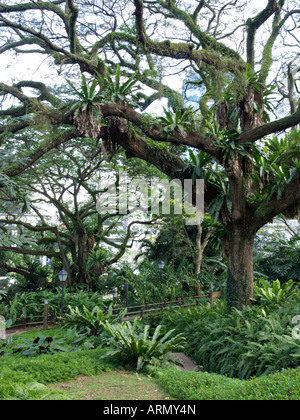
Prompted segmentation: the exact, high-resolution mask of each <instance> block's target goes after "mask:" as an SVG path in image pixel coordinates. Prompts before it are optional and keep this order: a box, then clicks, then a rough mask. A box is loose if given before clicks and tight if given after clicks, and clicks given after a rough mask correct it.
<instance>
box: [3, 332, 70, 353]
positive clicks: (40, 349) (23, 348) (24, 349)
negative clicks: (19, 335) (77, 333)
mask: <svg viewBox="0 0 300 420" xmlns="http://www.w3.org/2000/svg"><path fill="white" fill-rule="evenodd" d="M64 341H65V340H64V339H55V336H54V337H46V336H45V335H44V334H39V336H38V337H36V338H35V339H34V340H32V341H30V340H27V339H26V338H23V343H18V344H16V345H15V346H14V347H13V354H14V355H15V354H21V355H22V356H26V357H36V356H40V355H41V354H53V353H55V352H65V351H67V349H66V348H65V347H63V346H62V344H63V343H64ZM5 354H6V353H5Z"/></svg>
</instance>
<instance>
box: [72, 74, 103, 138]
mask: <svg viewBox="0 0 300 420" xmlns="http://www.w3.org/2000/svg"><path fill="white" fill-rule="evenodd" d="M67 83H68V84H69V85H70V87H71V88H72V90H73V92H74V93H75V94H76V96H77V97H78V100H77V101H76V102H75V103H74V104H73V105H72V106H71V107H70V109H69V110H68V112H70V111H74V119H75V123H76V127H77V129H78V130H79V132H80V133H81V134H82V135H83V136H85V137H88V138H97V137H99V135H100V131H101V118H102V114H101V109H100V101H101V95H100V91H97V92H96V88H97V86H98V83H99V82H98V80H93V82H92V84H91V85H89V84H88V82H87V80H86V77H85V75H84V74H81V89H80V90H78V89H77V88H76V87H75V86H74V85H73V83H72V82H70V80H67Z"/></svg>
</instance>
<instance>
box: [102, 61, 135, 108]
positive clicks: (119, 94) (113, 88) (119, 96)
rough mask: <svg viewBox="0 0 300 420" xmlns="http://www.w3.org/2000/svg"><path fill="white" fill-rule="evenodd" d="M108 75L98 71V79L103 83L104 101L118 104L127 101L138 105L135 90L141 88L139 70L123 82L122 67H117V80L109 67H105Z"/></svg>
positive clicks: (129, 103)
mask: <svg viewBox="0 0 300 420" xmlns="http://www.w3.org/2000/svg"><path fill="white" fill-rule="evenodd" d="M105 72H106V77H103V76H101V75H100V74H99V73H97V78H98V81H99V82H100V84H101V91H100V97H101V99H102V100H103V101H104V102H111V103H116V104H123V103H125V102H126V103H127V104H128V105H136V104H135V102H134V100H133V99H134V92H135V91H136V90H138V89H139V86H138V85H137V79H136V76H137V74H138V71H136V72H135V73H133V74H132V75H131V76H130V77H129V78H128V79H127V80H126V82H124V83H123V84H122V83H121V68H120V66H119V65H117V67H116V73H115V80H113V79H112V77H111V74H110V72H109V70H108V68H105Z"/></svg>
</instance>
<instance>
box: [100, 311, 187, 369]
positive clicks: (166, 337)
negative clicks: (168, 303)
mask: <svg viewBox="0 0 300 420" xmlns="http://www.w3.org/2000/svg"><path fill="white" fill-rule="evenodd" d="M105 329H106V331H107V333H108V335H109V337H111V340H110V347H111V348H112V350H111V351H109V352H108V353H107V355H117V356H119V357H120V358H121V359H123V361H125V363H128V364H130V365H132V366H135V367H136V369H137V370H142V369H143V368H144V367H145V365H147V364H156V365H157V364H158V363H162V362H166V361H168V362H172V361H173V362H174V358H172V357H171V356H170V352H172V351H173V350H179V349H181V348H182V343H183V341H184V339H183V337H182V334H177V335H176V336H173V337H171V336H172V333H173V332H174V331H173V330H170V331H168V332H167V333H162V327H161V326H160V325H158V326H157V327H156V329H155V330H154V331H153V332H152V331H151V330H150V326H149V325H143V324H141V323H140V322H139V321H138V320H137V319H135V320H134V321H133V323H131V322H129V321H127V322H124V323H122V324H118V325H111V324H109V323H107V324H106V325H105Z"/></svg>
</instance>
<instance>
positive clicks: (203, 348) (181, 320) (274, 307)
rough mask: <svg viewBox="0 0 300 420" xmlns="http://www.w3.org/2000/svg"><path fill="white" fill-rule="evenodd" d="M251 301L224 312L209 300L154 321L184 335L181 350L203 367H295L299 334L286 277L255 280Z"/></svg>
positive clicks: (257, 372)
mask: <svg viewBox="0 0 300 420" xmlns="http://www.w3.org/2000/svg"><path fill="white" fill-rule="evenodd" d="M257 288H258V289H259V290H257V294H256V296H257V301H256V303H255V302H254V303H253V305H252V306H246V307H245V308H244V309H243V310H237V309H234V310H233V311H232V312H231V313H229V314H228V313H227V312H226V307H225V304H224V302H223V301H219V302H217V303H215V304H213V305H211V304H207V305H201V306H199V307H194V308H187V309H185V308H182V309H177V310H166V311H164V312H163V313H162V314H161V316H160V317H159V319H157V318H156V319H154V322H159V323H162V324H163V325H164V327H165V328H167V329H173V328H174V329H175V333H178V332H179V331H180V332H181V333H182V334H183V335H184V336H185V338H186V344H185V346H184V351H185V352H186V354H188V355H189V356H191V357H192V358H193V359H194V360H195V361H196V362H197V364H198V365H200V366H202V368H203V369H204V370H206V371H208V372H214V373H218V374H222V375H226V376H229V377H232V378H239V379H249V378H251V377H252V376H261V375H266V374H270V373H275V372H278V371H280V370H281V369H287V368H296V367H297V366H299V364H300V340H299V338H298V335H297V334H296V336H295V334H293V331H294V332H296V331H295V328H297V326H296V325H295V323H293V320H295V319H296V318H295V317H297V316H298V315H299V313H300V295H299V290H297V289H295V290H294V291H293V292H292V289H291V283H289V282H288V283H287V284H286V285H283V286H282V287H280V286H279V285H278V283H277V282H274V283H273V284H271V285H269V287H268V286H267V284H266V283H263V285H262V286H261V288H259V286H257Z"/></svg>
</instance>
